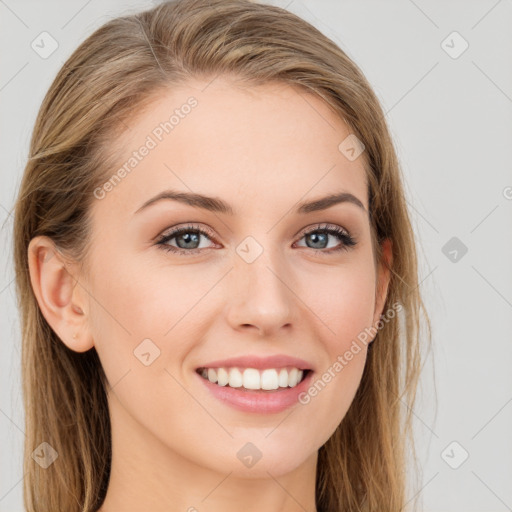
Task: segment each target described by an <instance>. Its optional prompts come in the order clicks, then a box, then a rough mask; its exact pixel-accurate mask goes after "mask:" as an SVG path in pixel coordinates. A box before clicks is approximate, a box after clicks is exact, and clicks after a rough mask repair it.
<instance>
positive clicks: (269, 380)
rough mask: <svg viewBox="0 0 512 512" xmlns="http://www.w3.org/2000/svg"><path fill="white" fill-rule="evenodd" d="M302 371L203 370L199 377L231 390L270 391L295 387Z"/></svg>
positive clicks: (283, 369) (272, 369)
mask: <svg viewBox="0 0 512 512" xmlns="http://www.w3.org/2000/svg"><path fill="white" fill-rule="evenodd" d="M303 373H304V372H303V370H299V369H298V368H292V367H290V368H289V369H287V368H280V369H275V368H268V369H266V370H262V371H260V370H257V369H255V368H245V369H239V368H203V369H202V370H201V375H202V376H203V377H204V378H205V379H208V380H209V381H210V382H213V383H217V384H218V385H219V386H226V385H228V384H229V386H230V387H232V388H239V387H244V388H245V389H264V390H272V389H278V388H279V387H281V388H287V387H291V388H293V387H295V386H296V385H297V384H298V383H299V382H300V381H301V380H302V376H303Z"/></svg>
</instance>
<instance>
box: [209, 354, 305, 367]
mask: <svg viewBox="0 0 512 512" xmlns="http://www.w3.org/2000/svg"><path fill="white" fill-rule="evenodd" d="M234 366H238V367H242V368H256V369H258V370H264V369H265V368H283V367H285V366H294V367H295V368H298V369H299V370H313V366H312V364H311V363H308V362H307V361H304V359H299V358H298V357H293V356H287V355H285V354H276V355H273V356H266V357H260V356H255V355H254V356H251V355H247V356H239V357H233V358H230V359H219V360H217V361H211V362H209V363H206V364H204V365H202V366H200V367H199V368H230V367H234Z"/></svg>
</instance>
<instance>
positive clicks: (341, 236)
mask: <svg viewBox="0 0 512 512" xmlns="http://www.w3.org/2000/svg"><path fill="white" fill-rule="evenodd" d="M190 231H193V232H194V233H200V234H201V235H204V236H206V237H208V238H213V234H212V233H211V232H210V231H209V230H207V229H202V228H198V227H196V226H193V225H188V226H186V227H181V228H176V229H174V230H173V231H171V232H170V233H167V234H166V235H162V236H160V237H159V238H158V241H157V242H156V245H157V246H158V247H159V248H160V249H163V250H164V251H168V252H173V253H175V254H181V255H191V254H197V253H198V252H200V251H202V250H204V249H181V248H179V247H174V246H172V245H168V244H167V242H169V241H170V240H172V239H173V238H176V237H177V236H179V235H182V234H184V233H188V232H190ZM311 233H322V234H329V235H334V236H335V237H336V238H338V240H340V241H341V242H342V244H341V245H340V246H339V247H335V248H331V249H328V250H325V249H312V250H313V251H315V252H320V253H327V254H332V253H337V252H340V251H348V250H349V249H350V248H351V247H353V246H355V245H356V244H357V241H356V240H355V239H354V238H353V237H352V236H350V234H349V233H348V231H346V230H345V229H343V228H340V227H339V226H334V225H333V226H332V227H329V225H325V226H323V227H320V226H317V227H315V228H314V229H311V230H309V231H306V232H304V233H302V236H301V238H300V240H301V239H302V238H304V237H305V236H307V235H309V234H311ZM208 249H210V248H208ZM310 249H311V248H310Z"/></svg>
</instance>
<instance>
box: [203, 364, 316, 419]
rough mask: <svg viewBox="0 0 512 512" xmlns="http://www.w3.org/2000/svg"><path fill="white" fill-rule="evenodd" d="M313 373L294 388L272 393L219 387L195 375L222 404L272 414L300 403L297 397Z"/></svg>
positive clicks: (303, 390)
mask: <svg viewBox="0 0 512 512" xmlns="http://www.w3.org/2000/svg"><path fill="white" fill-rule="evenodd" d="M313 373H314V372H312V371H310V372H308V373H307V375H306V376H305V377H304V379H303V380H302V381H301V382H300V383H299V384H298V385H297V386H295V387H294V388H279V389H276V390H272V391H262V390H249V389H242V388H231V387H229V386H219V385H218V384H215V383H213V382H210V381H209V380H208V379H205V378H204V377H201V375H199V374H198V373H197V372H196V375H197V377H198V378H199V379H201V381H202V382H203V383H204V385H205V386H206V387H207V389H208V390H209V391H210V392H211V393H212V394H213V396H215V397H216V398H217V399H218V400H219V401H220V402H222V403H223V404H227V405H230V406H231V407H233V408H235V409H237V410H239V411H243V412H253V413H263V414H272V413H278V412H281V411H284V410H285V409H287V408H288V407H291V406H292V405H294V404H297V403H300V402H299V395H300V394H301V393H304V392H306V390H307V389H308V388H309V386H310V383H311V380H312V378H313V377H312V376H313Z"/></svg>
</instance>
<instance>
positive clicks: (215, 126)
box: [105, 78, 368, 213]
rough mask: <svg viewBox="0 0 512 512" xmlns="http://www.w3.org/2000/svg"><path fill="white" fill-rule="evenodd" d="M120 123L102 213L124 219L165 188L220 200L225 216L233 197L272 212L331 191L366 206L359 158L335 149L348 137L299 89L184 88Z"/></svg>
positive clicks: (223, 83) (200, 84)
mask: <svg viewBox="0 0 512 512" xmlns="http://www.w3.org/2000/svg"><path fill="white" fill-rule="evenodd" d="M128 124H129V129H128V130H127V131H126V132H124V133H123V134H122V135H121V136H119V137H118V138H117V139H116V140H114V141H113V149H114V151H115V153H116V154H117V156H118V164H117V167H116V168H114V169H111V175H114V174H116V173H117V174H122V178H121V179H116V180H115V181H116V184H115V185H113V186H112V187H110V190H111V191H110V192H109V193H108V194H107V197H106V200H105V203H107V202H108V203H110V205H113V204H114V203H115V202H117V204H118V205H119V206H120V207H121V208H125V209H130V210H131V212H133V211H135V209H136V208H137V207H138V206H140V204H141V202H143V200H146V199H148V198H149V197H151V196H152V195H155V194H157V193H159V192H162V191H163V190H165V189H168V188H172V189H181V190H184V191H189V192H197V193H201V194H205V195H209V196H218V197H222V198H227V199H228V200H229V202H230V203H231V204H233V205H234V207H235V209H236V206H237V198H238V199H240V200H241V199H242V198H243V199H244V200H247V199H248V198H253V199H254V198H256V199H259V200H260V201H262V202H263V203H260V204H259V206H260V207H261V205H262V204H266V205H267V206H270V205H271V204H274V203H276V202H278V203H279V204H280V208H281V209H282V204H283V201H285V202H290V206H291V205H292V204H294V203H296V202H299V201H301V200H304V199H307V198H313V197H318V196H320V195H325V193H334V192H336V193H337V192H351V193H353V194H354V195H356V196H357V197H358V198H359V199H360V200H361V202H362V203H363V205H364V206H365V208H367V207H368V204H367V185H366V183H367V182H366V174H365V168H364V153H363V154H362V155H361V156H360V157H359V158H357V159H355V160H350V159H348V158H347V156H346V154H345V153H344V152H343V151H342V150H341V149H340V144H341V146H342V147H343V144H344V141H345V140H346V139H347V137H348V136H349V135H350V134H351V133H352V130H350V128H349V127H348V126H347V125H346V124H345V123H344V122H343V121H342V120H341V119H340V118H339V116H338V115H336V114H335V113H334V112H333V111H332V110H330V108H329V107H328V105H327V104H326V103H325V102H324V101H323V100H321V99H320V98H319V97H317V96H316V95H314V94H312V93H307V92H305V91H304V90H302V89H300V88H297V87H292V86H289V85H287V84H283V83H268V84H264V85H258V86H247V85H244V86H241V85H239V84H236V83H234V82H232V81H228V80H227V79H224V78H216V79H214V80H213V81H210V82H208V81H196V82H194V81H191V82H190V83H187V84H186V85H181V86H179V87H175V88H173V89H172V90H171V89H169V90H166V91H164V92H160V93H159V95H158V96H155V98H154V99H153V101H152V102H151V103H149V104H147V105H146V106H145V107H144V109H143V110H141V111H140V112H138V113H137V115H136V116H134V118H133V120H132V121H130V120H128ZM121 168H123V169H124V172H121V173H119V172H117V171H119V170H120V169H121ZM109 176H110V175H109ZM246 204H247V203H246ZM238 206H239V209H240V210H243V208H244V202H243V201H241V202H239V204H238ZM247 206H248V204H247ZM237 211H238V210H237ZM240 213H241V212H240Z"/></svg>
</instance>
